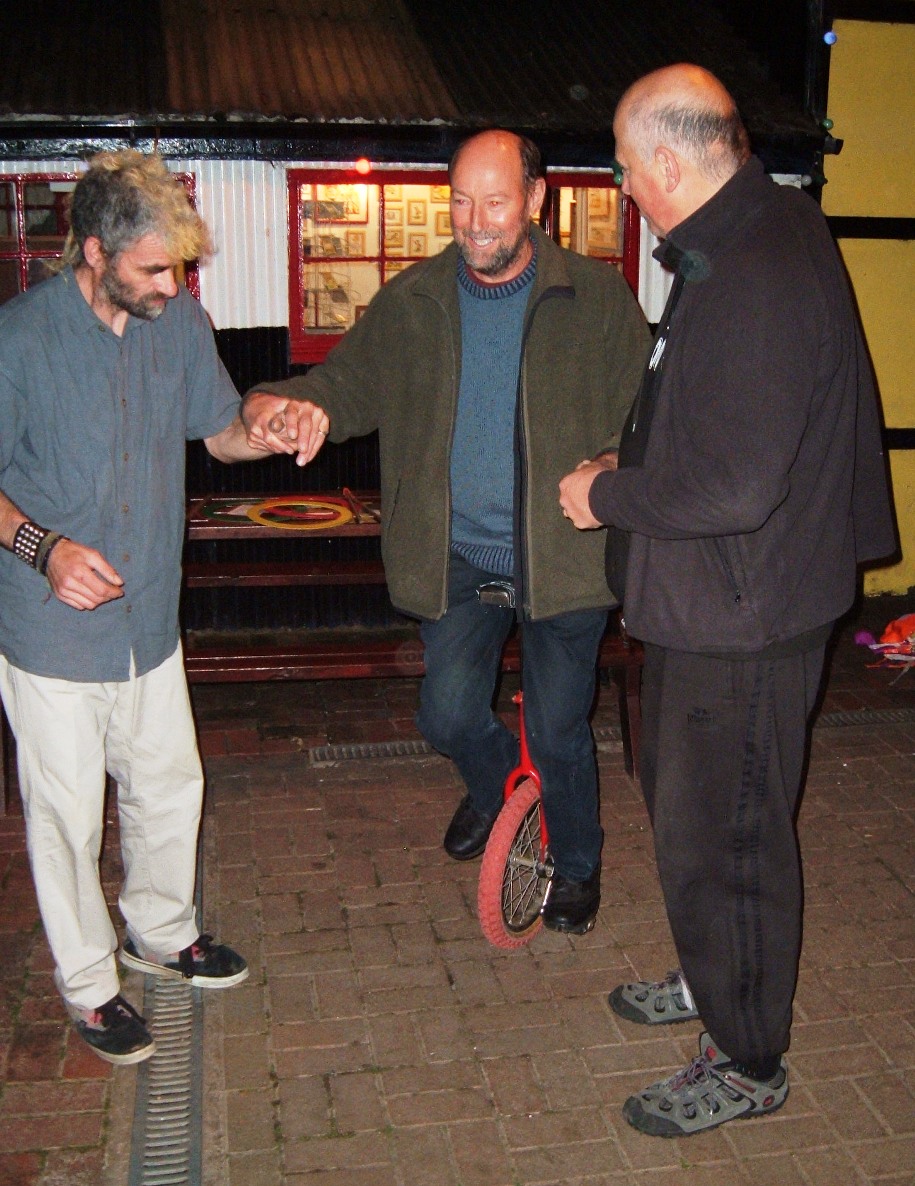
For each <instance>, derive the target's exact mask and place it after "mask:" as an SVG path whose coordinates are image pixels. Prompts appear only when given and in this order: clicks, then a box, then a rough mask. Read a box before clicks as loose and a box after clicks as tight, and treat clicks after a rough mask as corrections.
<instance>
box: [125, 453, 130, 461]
mask: <svg viewBox="0 0 915 1186" xmlns="http://www.w3.org/2000/svg"><path fill="white" fill-rule="evenodd" d="M129 457H130V454H129V453H125V454H124V460H125V461H127V460H128V459H129Z"/></svg>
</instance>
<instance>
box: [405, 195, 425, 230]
mask: <svg viewBox="0 0 915 1186" xmlns="http://www.w3.org/2000/svg"><path fill="white" fill-rule="evenodd" d="M425 225H426V203H425V202H424V201H423V199H422V198H411V199H410V200H409V201H408V202H407V226H425Z"/></svg>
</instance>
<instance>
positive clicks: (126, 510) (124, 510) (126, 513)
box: [121, 502, 130, 515]
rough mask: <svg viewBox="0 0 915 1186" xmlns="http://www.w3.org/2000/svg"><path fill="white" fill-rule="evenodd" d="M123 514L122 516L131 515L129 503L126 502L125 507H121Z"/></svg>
mask: <svg viewBox="0 0 915 1186" xmlns="http://www.w3.org/2000/svg"><path fill="white" fill-rule="evenodd" d="M121 514H122V515H129V514H130V507H129V506H128V505H127V503H126V502H125V503H124V505H123V506H122V507H121Z"/></svg>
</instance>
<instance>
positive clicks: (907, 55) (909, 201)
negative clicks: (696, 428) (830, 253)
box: [823, 21, 915, 593]
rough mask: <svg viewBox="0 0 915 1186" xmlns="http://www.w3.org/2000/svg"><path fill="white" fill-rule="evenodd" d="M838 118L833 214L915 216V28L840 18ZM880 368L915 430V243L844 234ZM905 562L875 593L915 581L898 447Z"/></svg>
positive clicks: (880, 572) (891, 412) (828, 198)
mask: <svg viewBox="0 0 915 1186" xmlns="http://www.w3.org/2000/svg"><path fill="white" fill-rule="evenodd" d="M833 28H834V30H835V32H836V34H837V36H838V40H837V42H836V44H835V45H834V46H833V47H832V50H831V58H830V71H829V118H830V119H831V120H832V121H833V124H834V128H833V135H835V136H837V137H839V138H840V139H842V140H844V141H845V145H844V148H843V149H842V152H841V154H840V155H839V156H837V157H834V156H830V157H827V158H826V166H825V172H826V177H827V180H828V182H829V184H828V185H827V186H826V188H825V189H824V191H823V209H824V211H825V212H826V214H835V215H848V216H859V217H862V216H869V217H884V218H912V217H915V85H913V78H915V25H890V24H885V23H872V22H868V21H836V22H835V24H834V26H833ZM839 246H840V248H841V250H842V255H843V258H844V259H845V263H846V266H847V267H848V271H849V275H850V276H851V280H852V284H853V285H854V289H855V295H856V297H857V300H858V305H859V307H860V310H861V317H862V320H863V322H864V332H865V334H866V335H867V341H868V345H869V347H870V351H871V357H872V358H873V361H874V367H875V370H876V372H877V381H878V383H879V386H880V395H881V400H882V402H883V412H884V417H885V420H886V424H887V426H888V427H890V428H915V384H913V379H912V375H913V373H915V346H913V335H915V242H900V241H892V240H890V241H887V240H880V239H842V240H840V243H839ZM890 469H891V473H892V477H893V494H894V498H895V502H896V515H897V520H898V524H899V535H900V541H901V544H902V560H901V562H900V563H898V564H895V565H892V566H888V567H886V568H882V569H876V570H874V571H872V572H871V573H869V574H868V576H867V578H866V581H865V591H866V592H868V593H904V592H905V591H906V590H908V589H910V588H912V587H913V586H915V452H912V451H903V450H899V451H896V452H894V453H893V454H891V457H890Z"/></svg>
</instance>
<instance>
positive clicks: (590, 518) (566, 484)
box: [559, 453, 617, 531]
mask: <svg viewBox="0 0 915 1186" xmlns="http://www.w3.org/2000/svg"><path fill="white" fill-rule="evenodd" d="M616 464H617V455H616V453H601V455H600V456H599V457H596V458H595V459H594V460H592V461H582V462H579V464H578V465H577V466H576V467H575V469H574V470H573V471H572V473H570V474H566V476H565V477H564V478H563V479H562V481H561V482H560V483H559V505H560V506H561V507H562V513H563V515H565V517H566V518H567V519H569V520H570V521H571V522H572V523H573V524H574V525H575V526H576V527H577V528H578V529H579V530H580V531H586V530H590V529H593V528H595V527H601V526H603V524H602V523H601V522H600V520H599V519H595V518H594V515H593V514H592V513H591V506H590V504H589V502H588V497H589V495H590V493H591V486H592V484H593V482H594V479H595V478H596V477H597V475H598V474H601V473H603V472H604V470H615V469H616Z"/></svg>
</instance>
